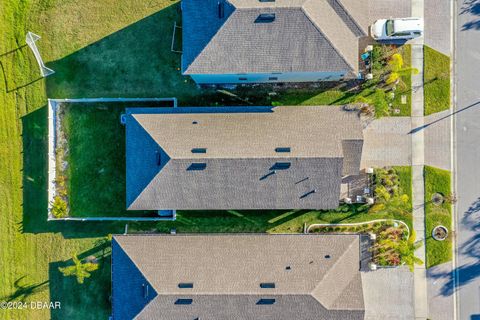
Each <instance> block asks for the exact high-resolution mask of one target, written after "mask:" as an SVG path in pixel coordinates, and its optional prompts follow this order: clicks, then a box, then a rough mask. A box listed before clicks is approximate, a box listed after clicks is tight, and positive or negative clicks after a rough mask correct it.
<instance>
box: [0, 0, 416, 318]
mask: <svg viewBox="0 0 480 320" xmlns="http://www.w3.org/2000/svg"><path fill="white" fill-rule="evenodd" d="M179 18H180V13H179V5H178V2H176V1H169V0H156V1H144V2H138V1H133V0H102V1H97V0H84V1H62V0H23V1H14V0H7V1H0V30H1V31H2V32H1V33H0V62H1V70H2V76H3V78H4V79H3V81H2V80H0V105H1V109H0V123H1V125H0V195H1V196H2V201H0V221H1V223H0V248H1V250H0V270H2V273H1V275H0V297H1V298H2V300H5V299H6V300H9V299H13V300H22V299H23V300H26V301H50V300H58V301H60V302H61V303H62V308H61V309H60V310H54V311H50V310H47V309H43V310H31V309H30V310H19V311H13V310H9V311H5V310H0V319H15V320H17V319H106V318H107V317H108V315H109V313H110V304H109V301H108V297H109V294H110V268H109V253H108V250H105V244H104V243H103V242H102V239H103V237H105V236H106V235H107V234H108V233H122V232H123V230H124V225H123V224H115V223H81V222H80V223H77V222H47V221H46V217H47V212H46V209H47V195H46V183H47V180H46V170H47V169H46V168H47V167H46V163H47V162H46V160H47V159H46V154H47V146H46V140H47V139H46V135H47V109H46V97H47V95H48V97H50V98H75V97H101V96H103V97H106V96H112V97H118V96H124V97H146V96H157V97H169V96H178V97H180V98H181V101H180V103H181V104H184V105H187V104H192V105H201V104H203V105H207V104H212V105H215V104H245V103H247V104H248V103H252V104H253V103H254V102H257V101H258V102H259V104H268V103H271V102H274V101H281V102H284V103H286V102H288V101H292V104H324V103H334V104H341V103H343V101H346V100H341V98H342V97H344V99H347V98H348V97H351V96H352V91H351V90H352V89H351V88H348V87H342V88H337V89H336V91H327V90H326V89H327V88H326V87H325V86H321V87H319V88H317V89H312V90H309V91H308V92H307V91H305V92H302V93H299V92H295V93H293V92H289V91H286V92H285V93H282V94H278V95H277V96H270V95H268V92H271V91H272V88H271V87H270V88H269V87H265V88H261V89H257V88H239V89H238V90H237V91H235V93H236V94H237V97H231V96H230V95H225V94H223V93H221V92H216V91H214V90H204V91H202V95H200V92H201V91H200V89H199V88H197V86H195V85H194V84H193V83H192V82H191V81H190V80H189V79H188V78H186V77H183V76H181V75H180V73H179V70H178V68H179V66H180V65H179V62H180V60H179V59H180V56H179V55H178V54H176V53H172V52H170V34H171V31H172V27H173V21H175V20H176V21H180V19H179ZM27 30H32V31H34V32H36V33H38V34H39V35H40V36H42V39H41V40H40V41H39V42H38V46H39V48H40V51H41V54H42V56H43V58H44V60H45V61H46V62H47V65H48V66H49V67H51V68H53V69H54V70H55V71H56V73H55V75H53V76H51V77H49V78H48V79H47V80H46V81H45V80H44V79H41V78H40V75H39V72H38V66H37V64H36V62H35V61H34V59H33V55H32V54H31V52H30V51H29V49H28V47H26V46H24V43H25V40H24V39H25V34H26V31H27ZM167 35H168V36H167ZM252 92H258V93H257V94H256V95H252V94H251V93H252ZM250 97H255V99H254V98H250ZM261 99H263V100H261ZM289 104H290V103H289ZM408 112H409V111H408ZM115 119H116V121H117V120H118V118H117V117H115ZM102 121H103V119H102ZM120 165H123V163H122V164H120ZM80 203H81V202H80ZM119 203H121V201H119ZM195 215H196V216H197V217H195ZM208 215H209V214H208ZM208 215H207V217H208ZM226 215H227V213H223V216H226ZM230 215H232V214H230ZM240 215H243V216H235V215H234V217H228V218H226V219H220V218H218V219H217V218H215V219H209V220H207V218H205V217H204V215H201V216H199V214H195V213H183V212H180V213H179V220H178V221H177V222H169V223H159V224H135V226H136V227H137V228H141V229H142V230H151V229H158V230H161V231H166V230H168V228H169V227H171V226H175V227H177V228H178V230H179V231H189V230H192V228H193V227H191V226H192V225H191V224H190V225H189V219H190V221H193V222H194V223H195V225H196V224H198V225H200V226H202V230H205V231H215V230H217V231H228V230H238V231H249V230H250V231H259V230H265V231H270V232H273V231H275V230H278V231H284V230H286V231H298V230H300V228H301V225H302V224H303V222H309V223H310V222H317V221H354V220H355V219H358V220H362V219H365V220H367V219H370V218H377V217H380V216H382V217H384V216H392V217H393V216H395V217H397V216H398V217H400V218H402V217H403V218H404V219H405V220H409V221H411V215H410V216H409V215H408V214H406V213H405V212H404V211H402V210H384V211H383V212H377V213H368V214H364V213H361V212H358V210H357V211H356V212H351V211H350V210H347V211H346V212H323V213H321V214H320V213H319V212H305V213H302V212H300V213H293V214H291V215H290V216H287V213H285V212H277V213H268V212H267V213H265V216H263V215H262V216H260V215H257V214H256V213H243V212H241V213H240ZM257 216H259V217H258V218H256V219H260V220H261V221H260V222H257V223H254V222H249V223H250V224H247V222H245V223H244V225H243V226H242V227H239V225H242V223H243V222H244V221H248V220H246V219H245V217H247V218H252V219H251V220H254V221H255V219H254V217H257ZM194 218H195V219H196V220H195V219H194ZM349 219H350V220H349ZM269 221H270V222H269ZM262 223H263V226H262V227H258V228H257V229H254V228H253V225H255V226H257V225H258V224H262ZM212 225H213V226H212ZM215 225H216V226H217V228H216V229H215V228H214V226H215ZM183 226H189V227H188V228H186V227H185V228H184V227H183ZM207 226H208V227H210V228H211V229H208V228H207ZM189 228H190V229H189ZM197 230H198V228H197ZM72 252H77V253H78V254H79V256H80V257H82V258H84V257H86V256H89V255H95V256H97V257H98V258H99V259H100V261H101V268H100V269H99V270H98V271H95V272H94V273H93V274H92V278H90V279H87V280H86V281H85V284H84V285H82V286H80V285H78V284H76V283H75V282H74V281H73V280H72V279H71V278H64V277H62V276H61V275H60V273H59V272H58V267H59V266H64V265H66V264H68V263H69V262H71V254H72Z"/></svg>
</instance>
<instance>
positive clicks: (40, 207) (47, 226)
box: [18, 106, 124, 238]
mask: <svg viewBox="0 0 480 320" xmlns="http://www.w3.org/2000/svg"><path fill="white" fill-rule="evenodd" d="M21 121H22V128H23V132H22V143H23V154H22V157H23V190H22V191H23V222H22V223H20V224H19V226H18V227H19V229H20V230H19V231H20V232H23V233H43V232H61V233H62V235H63V236H64V237H66V238H84V237H85V238H86V237H94V236H105V235H107V234H108V233H122V232H123V230H124V229H123V227H124V224H123V223H119V222H111V223H109V222H98V223H97V222H89V223H85V222H81V221H80V222H74V221H50V222H48V221H47V205H48V200H47V175H48V168H47V156H48V150H47V149H48V148H47V108H46V106H44V107H42V108H39V109H37V110H35V111H33V112H31V113H28V114H27V115H25V116H23V117H22V119H21Z"/></svg>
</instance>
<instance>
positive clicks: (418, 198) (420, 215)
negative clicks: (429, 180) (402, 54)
mask: <svg viewBox="0 0 480 320" xmlns="http://www.w3.org/2000/svg"><path fill="white" fill-rule="evenodd" d="M413 3H415V6H414V7H412V12H413V9H414V8H417V10H420V9H418V7H420V6H421V10H422V12H423V3H421V1H416V0H414V1H413ZM412 67H413V68H416V69H418V71H419V73H418V74H416V75H412V123H411V128H412V133H411V136H412V191H413V193H412V198H413V199H412V202H413V229H414V230H415V233H416V240H417V241H418V242H419V243H421V246H420V247H419V248H418V249H417V250H416V252H415V254H416V256H417V257H419V258H420V259H422V260H423V261H424V262H425V209H424V203H425V201H424V195H425V186H424V179H423V166H424V164H425V136H424V130H415V129H416V128H423V126H424V117H423V112H424V111H423V110H424V102H423V44H412ZM414 288H415V289H414V290H415V293H414V297H415V300H414V301H415V319H423V320H424V319H427V317H428V294H427V270H426V268H425V263H423V264H422V265H415V267H414Z"/></svg>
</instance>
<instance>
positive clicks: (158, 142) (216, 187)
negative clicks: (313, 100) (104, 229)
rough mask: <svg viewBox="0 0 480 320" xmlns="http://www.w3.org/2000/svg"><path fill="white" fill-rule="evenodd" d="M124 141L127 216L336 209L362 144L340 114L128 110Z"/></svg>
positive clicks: (331, 110)
mask: <svg viewBox="0 0 480 320" xmlns="http://www.w3.org/2000/svg"><path fill="white" fill-rule="evenodd" d="M241 111H244V112H241ZM146 112H149V113H146ZM130 126H132V128H133V129H131V128H130ZM140 128H141V130H143V131H142V132H141V133H138V131H137V130H140ZM127 136H128V137H127V139H126V140H127V146H126V151H127V208H128V209H130V210H161V209H272V208H282V209H291V208H305V209H313V208H317V209H327V208H333V207H337V205H338V199H339V193H340V180H341V177H342V176H343V175H345V174H351V173H352V172H353V173H354V174H358V172H359V170H360V159H361V147H362V145H363V137H362V128H361V124H360V120H359V118H358V115H357V114H356V113H352V112H346V111H343V110H342V109H341V108H340V107H337V106H321V107H315V106H314V107H312V106H308V107H307V106H302V107H275V108H272V107H248V108H238V107H223V108H216V107H209V108H208V107H207V108H183V107H182V108H153V109H148V110H146V109H128V110H127ZM143 140H147V143H146V142H145V141H143ZM347 140H348V141H350V140H351V141H350V142H347ZM344 141H345V142H344ZM146 146H147V147H146ZM278 148H280V150H278ZM282 148H284V149H285V148H287V149H288V152H279V151H282V150H281V149H282ZM196 149H200V150H201V152H194V150H196ZM158 150H161V152H162V153H161V157H162V159H165V161H163V160H162V162H161V164H160V165H158V164H157V161H158V152H159V151H158ZM130 158H132V159H133V160H130ZM344 158H345V159H344ZM344 163H345V164H344ZM137 180H140V181H137Z"/></svg>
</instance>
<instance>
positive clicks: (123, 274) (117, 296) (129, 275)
mask: <svg viewBox="0 0 480 320" xmlns="http://www.w3.org/2000/svg"><path fill="white" fill-rule="evenodd" d="M113 266H114V269H115V272H113V271H112V300H114V301H112V304H113V305H114V306H115V307H114V308H112V315H113V318H114V319H133V318H134V317H135V316H136V315H137V314H138V313H139V312H140V311H141V310H142V309H143V308H144V307H145V306H146V305H148V304H149V303H150V301H152V300H153V299H154V298H155V297H156V296H157V292H156V291H155V289H154V287H153V286H152V285H151V284H150V283H149V282H148V280H147V279H145V277H144V275H143V274H142V272H141V271H140V270H139V269H138V267H137V266H136V265H135V263H134V262H133V261H132V260H131V258H130V257H129V256H128V255H127V254H126V253H125V251H123V249H122V248H121V246H119V244H118V243H117V241H116V240H115V239H113V240H112V267H113ZM117 301H118V303H117ZM127 301H128V303H126V302H127Z"/></svg>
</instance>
